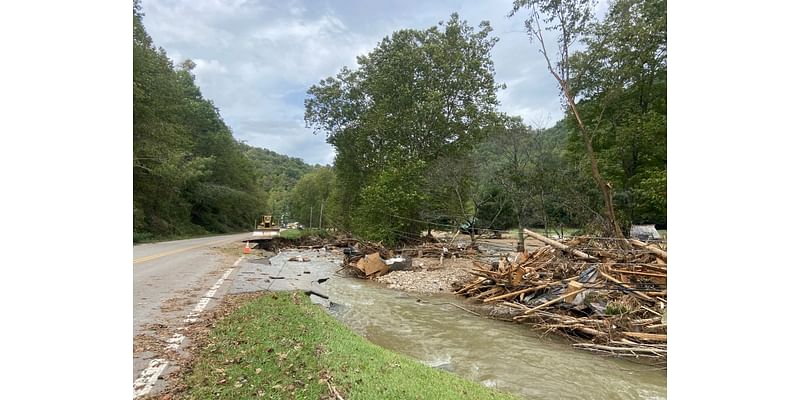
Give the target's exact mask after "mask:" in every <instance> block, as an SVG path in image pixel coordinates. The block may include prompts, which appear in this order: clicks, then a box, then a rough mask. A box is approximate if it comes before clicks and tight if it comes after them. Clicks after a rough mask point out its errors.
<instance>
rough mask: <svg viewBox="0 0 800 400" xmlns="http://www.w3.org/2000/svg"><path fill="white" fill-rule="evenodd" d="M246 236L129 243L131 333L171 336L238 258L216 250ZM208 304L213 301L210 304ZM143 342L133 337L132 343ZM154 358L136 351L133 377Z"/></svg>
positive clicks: (138, 374) (162, 337)
mask: <svg viewBox="0 0 800 400" xmlns="http://www.w3.org/2000/svg"><path fill="white" fill-rule="evenodd" d="M250 235H251V233H240V234H234V235H224V236H212V237H205V238H197V239H187V240H176V241H171V242H161V243H149V244H142V245H136V246H133V336H134V337H137V335H148V336H150V337H153V338H158V339H161V340H163V339H164V335H170V334H174V333H175V332H176V329H177V328H179V327H180V326H181V325H183V321H184V319H185V318H186V316H187V314H189V313H190V312H191V311H192V309H193V308H194V307H195V306H196V305H197V303H198V301H200V300H201V297H202V296H203V295H204V293H206V291H208V290H209V288H210V287H212V286H213V285H214V284H215V282H216V281H218V280H219V279H220V277H221V276H222V275H223V273H224V272H225V271H226V270H227V269H229V268H230V267H231V264H232V262H233V261H235V259H236V256H235V255H234V254H231V253H229V254H228V255H227V256H226V255H225V254H223V253H222V252H220V251H218V250H217V249H216V248H217V247H220V246H225V245H226V244H229V243H233V242H237V241H241V240H244V239H246V238H247V237H249V236H250ZM228 286H229V285H224V286H223V287H221V288H220V290H219V291H217V294H216V295H215V296H214V297H215V298H218V297H220V295H221V294H223V293H224V292H225V290H227V287H228ZM211 306H213V304H209V307H211ZM154 326H155V327H160V329H155V328H154ZM141 342H142V341H141V340H136V339H135V341H134V346H135V347H136V344H137V343H141ZM155 357H156V355H155V354H154V353H152V352H149V351H145V352H139V353H136V354H134V358H133V378H134V380H136V379H137V378H138V377H140V374H141V372H142V370H144V369H145V368H146V367H147V366H148V363H149V362H150V361H151V360H152V359H153V358H155ZM154 390H155V389H154Z"/></svg>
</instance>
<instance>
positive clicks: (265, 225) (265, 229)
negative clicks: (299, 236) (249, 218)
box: [252, 215, 281, 240]
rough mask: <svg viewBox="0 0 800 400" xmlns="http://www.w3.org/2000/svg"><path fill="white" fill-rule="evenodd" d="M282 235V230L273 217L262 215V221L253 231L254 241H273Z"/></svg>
mask: <svg viewBox="0 0 800 400" xmlns="http://www.w3.org/2000/svg"><path fill="white" fill-rule="evenodd" d="M280 233H281V228H280V227H279V226H277V225H275V223H274V222H273V221H272V215H262V216H261V221H260V222H259V223H258V224H257V226H256V229H255V230H254V231H253V236H252V238H253V240H259V239H272V238H274V237H277V236H278V235H280Z"/></svg>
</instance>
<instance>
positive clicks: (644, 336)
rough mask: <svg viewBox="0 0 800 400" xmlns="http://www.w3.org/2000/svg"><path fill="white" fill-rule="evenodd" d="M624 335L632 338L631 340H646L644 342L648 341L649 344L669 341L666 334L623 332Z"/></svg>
mask: <svg viewBox="0 0 800 400" xmlns="http://www.w3.org/2000/svg"><path fill="white" fill-rule="evenodd" d="M622 334H623V335H625V336H627V337H630V338H634V339H639V340H644V341H647V342H666V341H667V335H664V334H661V333H645V332H622Z"/></svg>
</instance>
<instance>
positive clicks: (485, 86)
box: [305, 14, 498, 241]
mask: <svg viewBox="0 0 800 400" xmlns="http://www.w3.org/2000/svg"><path fill="white" fill-rule="evenodd" d="M479 28H480V29H479V30H477V31H476V30H475V29H474V28H472V27H470V26H469V25H467V24H466V22H464V21H460V20H459V18H458V15H457V14H453V15H452V16H451V18H450V20H449V21H448V22H447V23H444V22H442V23H440V24H439V27H431V28H430V29H427V30H424V31H423V30H410V29H407V30H401V31H398V32H395V33H394V34H392V36H391V37H386V38H384V39H383V40H382V41H381V43H380V44H379V45H378V47H377V48H375V49H374V50H373V51H372V52H370V53H369V54H368V55H366V56H361V57H359V58H358V60H357V61H358V69H356V70H350V69H348V68H344V69H342V70H341V72H340V73H339V74H337V75H336V76H335V77H329V78H326V79H324V80H322V81H320V83H319V84H317V85H314V86H312V87H311V88H310V89H309V91H308V94H309V97H308V98H307V99H306V102H305V105H306V114H305V120H306V124H307V125H308V126H309V127H311V128H313V129H314V130H315V132H324V133H325V135H326V138H327V141H328V143H330V144H332V145H333V146H334V148H335V149H336V159H335V164H334V166H335V171H336V175H337V178H338V182H339V183H340V185H341V186H342V191H341V192H340V194H341V196H339V197H338V198H339V199H340V201H342V203H341V211H342V213H343V216H344V219H345V220H346V221H347V222H346V225H348V226H349V225H350V224H351V223H355V225H353V226H352V228H353V229H354V230H355V231H359V230H360V231H362V232H365V233H366V234H367V236H368V237H370V238H372V239H391V240H393V241H394V240H396V239H397V238H398V237H399V236H398V235H396V234H391V233H389V231H381V232H380V233H376V232H377V231H375V230H374V229H376V228H374V227H367V226H364V224H366V223H367V221H370V222H369V223H371V224H384V225H389V226H391V225H392V224H401V223H399V222H397V221H394V220H392V218H396V217H398V216H402V217H408V218H414V219H419V218H420V206H419V205H418V204H415V203H414V202H411V201H399V200H398V201H397V202H395V201H394V200H391V199H388V197H390V196H391V195H392V194H395V195H396V194H398V193H397V190H396V189H390V188H389V187H387V185H388V183H390V182H393V183H397V184H403V185H407V184H409V183H410V182H415V184H416V185H419V184H423V183H424V180H423V176H424V174H422V172H421V171H422V170H424V168H425V166H426V165H427V164H428V163H430V162H433V161H434V160H436V159H438V158H439V157H445V156H450V155H458V154H464V153H467V152H469V151H470V150H471V149H472V147H473V146H474V145H475V144H476V143H477V142H479V141H480V140H481V139H482V137H483V136H484V135H485V129H486V127H487V126H489V125H490V124H491V123H492V121H493V118H494V110H495V108H496V106H497V98H496V90H497V88H498V85H496V84H495V82H494V65H493V63H492V61H491V58H490V54H489V53H490V51H491V49H492V47H493V46H494V44H495V43H496V42H497V39H496V38H492V37H490V36H489V33H490V32H491V27H490V26H489V23H488V22H482V23H481V24H480V25H479ZM409 166H413V167H409ZM403 187H404V188H407V189H409V190H410V189H412V188H409V187H407V186H403ZM382 190H386V191H387V192H385V193H381V191H382ZM408 197H409V199H410V198H416V195H409V196H408ZM400 198H405V196H400ZM364 202H376V203H375V204H365V203H364ZM389 203H391V204H389ZM381 205H385V206H387V207H389V208H391V209H392V210H395V211H396V212H397V213H399V214H392V213H388V212H380V213H377V214H376V215H367V214H369V213H368V212H367V211H366V210H372V211H371V212H377V210H379V208H380V206H381ZM362 208H363V209H362ZM356 214H358V217H357V218H355V215H356ZM398 226H399V225H398ZM412 228H413V229H416V227H412V226H406V227H404V229H403V230H404V231H405V230H409V229H412ZM395 230H399V229H395ZM404 234H407V235H410V236H416V235H418V231H417V232H415V231H414V230H409V231H406V232H404Z"/></svg>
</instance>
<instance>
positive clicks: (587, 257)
mask: <svg viewBox="0 0 800 400" xmlns="http://www.w3.org/2000/svg"><path fill="white" fill-rule="evenodd" d="M523 232H525V234H526V235H528V236H530V237H532V238H534V239H536V240H538V241H540V242H544V243H545V244H548V245H550V246H553V247H555V248H557V249H559V250H563V251H566V252H570V253H572V254H574V255H576V256H578V257H579V258H582V259H584V260H591V261H597V258H595V257H592V256H590V255H588V254H586V253H584V252H582V251H578V250H575V249H570V248H569V247H568V246H566V245H564V244H562V243H559V242H556V241H555V240H553V239H550V238H548V237H547V236H542V235H540V234H538V233H536V232H534V231H531V230H528V229H523Z"/></svg>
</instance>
